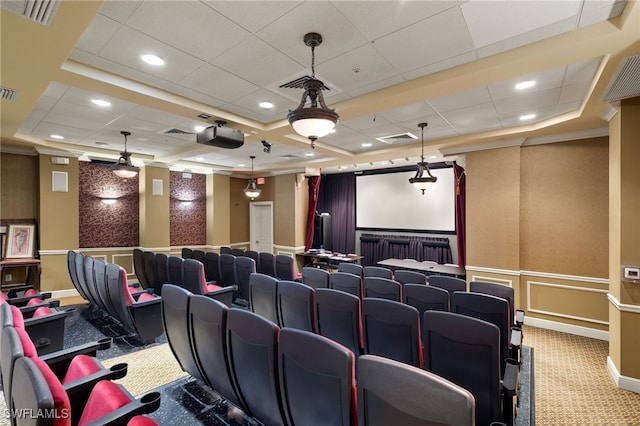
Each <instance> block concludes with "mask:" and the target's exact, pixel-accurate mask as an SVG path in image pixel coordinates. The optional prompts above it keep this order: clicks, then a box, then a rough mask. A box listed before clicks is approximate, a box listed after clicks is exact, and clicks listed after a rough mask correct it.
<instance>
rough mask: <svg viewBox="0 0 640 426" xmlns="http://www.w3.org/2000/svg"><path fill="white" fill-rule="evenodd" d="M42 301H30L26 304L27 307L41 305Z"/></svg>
mask: <svg viewBox="0 0 640 426" xmlns="http://www.w3.org/2000/svg"><path fill="white" fill-rule="evenodd" d="M43 303H44V301H43V300H42V299H31V300H29V301H28V302H27V306H35V305H42V304H43Z"/></svg>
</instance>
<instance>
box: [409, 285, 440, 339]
mask: <svg viewBox="0 0 640 426" xmlns="http://www.w3.org/2000/svg"><path fill="white" fill-rule="evenodd" d="M402 303H404V304H407V305H410V306H413V307H414V308H416V309H417V310H418V314H419V315H420V328H422V327H423V325H424V324H423V323H422V321H423V319H424V311H427V310H433V311H446V312H448V311H449V292H448V291H447V290H445V289H443V288H438V287H433V286H430V285H423V284H405V285H404V286H403V287H402ZM423 343H424V342H423Z"/></svg>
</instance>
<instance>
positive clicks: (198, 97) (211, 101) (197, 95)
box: [166, 84, 225, 107]
mask: <svg viewBox="0 0 640 426" xmlns="http://www.w3.org/2000/svg"><path fill="white" fill-rule="evenodd" d="M166 90H167V91H168V92H171V93H174V94H176V95H180V96H183V97H185V98H187V99H191V100H194V101H196V102H200V103H202V104H204V105H209V106H212V107H219V106H221V105H223V104H224V103H225V101H223V100H222V99H218V98H216V97H214V96H209V95H207V94H204V93H202V92H198V91H196V90H192V89H189V88H187V87H184V86H180V85H179V84H172V85H170V86H168V87H167V88H166Z"/></svg>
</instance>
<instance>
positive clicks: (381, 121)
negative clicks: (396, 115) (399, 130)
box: [339, 114, 392, 132]
mask: <svg viewBox="0 0 640 426" xmlns="http://www.w3.org/2000/svg"><path fill="white" fill-rule="evenodd" d="M391 123H392V121H391V120H389V119H387V118H386V117H385V116H384V115H383V114H371V115H363V116H361V117H358V118H353V119H351V120H346V121H341V122H340V124H339V126H340V127H343V126H344V127H346V128H348V129H351V130H355V131H357V132H359V131H361V130H365V129H369V128H371V127H374V126H378V125H389V124H391Z"/></svg>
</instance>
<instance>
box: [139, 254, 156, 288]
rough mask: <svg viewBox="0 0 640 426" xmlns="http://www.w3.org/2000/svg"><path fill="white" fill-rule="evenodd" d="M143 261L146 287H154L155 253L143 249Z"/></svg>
mask: <svg viewBox="0 0 640 426" xmlns="http://www.w3.org/2000/svg"><path fill="white" fill-rule="evenodd" d="M142 259H143V261H144V276H145V278H146V285H147V286H146V287H144V288H156V287H157V286H158V271H157V268H156V254H155V253H154V252H152V251H148V250H145V252H144V253H142Z"/></svg>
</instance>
